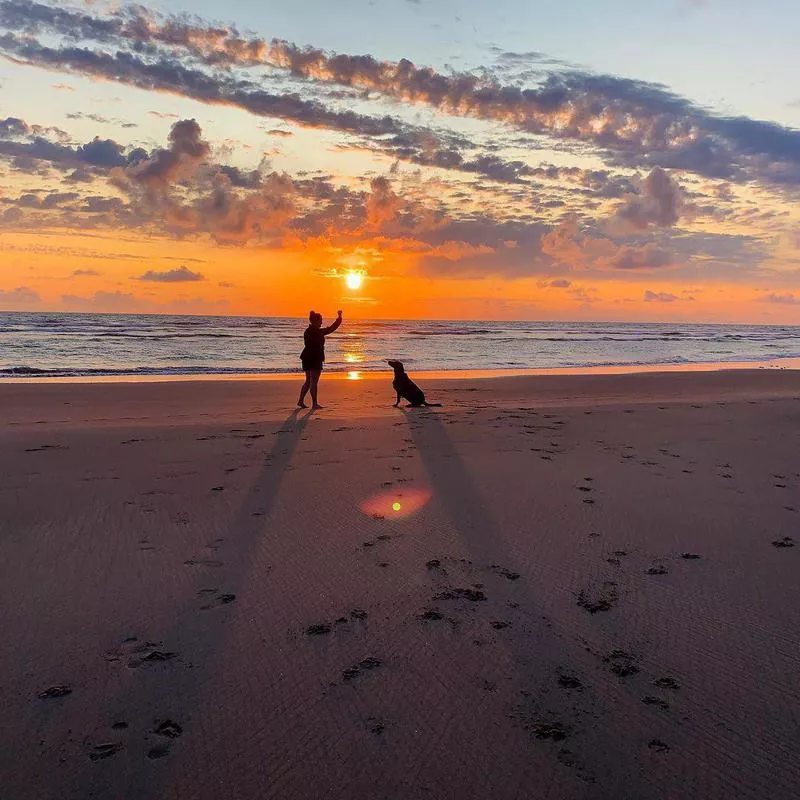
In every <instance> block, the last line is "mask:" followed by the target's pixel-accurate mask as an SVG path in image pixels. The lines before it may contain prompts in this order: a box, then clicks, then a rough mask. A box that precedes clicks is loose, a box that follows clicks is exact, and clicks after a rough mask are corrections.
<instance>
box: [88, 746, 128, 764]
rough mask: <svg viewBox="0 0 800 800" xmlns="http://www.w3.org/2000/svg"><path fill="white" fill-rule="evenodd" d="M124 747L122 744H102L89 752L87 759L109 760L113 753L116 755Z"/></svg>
mask: <svg viewBox="0 0 800 800" xmlns="http://www.w3.org/2000/svg"><path fill="white" fill-rule="evenodd" d="M124 746H125V745H123V744H122V742H103V743H102V744H96V745H95V746H94V747H93V748H92V750H91V752H90V753H89V758H90V759H91V760H92V761H100V760H101V759H103V758H110V757H111V756H113V755H114V754H115V753H118V752H119V751H120V750H122V748H123V747H124Z"/></svg>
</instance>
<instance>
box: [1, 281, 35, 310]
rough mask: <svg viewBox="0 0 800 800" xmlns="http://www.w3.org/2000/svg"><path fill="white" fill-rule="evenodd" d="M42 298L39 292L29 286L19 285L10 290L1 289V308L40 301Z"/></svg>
mask: <svg viewBox="0 0 800 800" xmlns="http://www.w3.org/2000/svg"><path fill="white" fill-rule="evenodd" d="M40 300H41V298H40V297H39V294H38V292H35V291H34V290H33V289H29V288H28V287H27V286H18V287H17V288H16V289H10V290H8V291H6V290H4V289H0V308H2V307H5V308H9V307H11V308H17V307H19V306H27V305H31V304H33V303H38V302H39V301H40Z"/></svg>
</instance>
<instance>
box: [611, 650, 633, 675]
mask: <svg viewBox="0 0 800 800" xmlns="http://www.w3.org/2000/svg"><path fill="white" fill-rule="evenodd" d="M603 663H604V664H608V665H609V669H610V670H611V671H612V672H613V673H614V674H615V675H616V676H617V677H619V678H627V677H629V676H631V675H635V674H636V673H637V672H639V667H638V666H637V664H636V656H634V655H632V654H631V653H628V652H626V651H625V650H612V651H611V652H610V653H609V654H608V655H607V656H606V657H605V658H604V659H603Z"/></svg>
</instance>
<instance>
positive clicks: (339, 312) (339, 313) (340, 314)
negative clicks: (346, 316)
mask: <svg viewBox="0 0 800 800" xmlns="http://www.w3.org/2000/svg"><path fill="white" fill-rule="evenodd" d="M336 313H337V314H338V315H339V319H341V318H342V312H341V311H337V312H336Z"/></svg>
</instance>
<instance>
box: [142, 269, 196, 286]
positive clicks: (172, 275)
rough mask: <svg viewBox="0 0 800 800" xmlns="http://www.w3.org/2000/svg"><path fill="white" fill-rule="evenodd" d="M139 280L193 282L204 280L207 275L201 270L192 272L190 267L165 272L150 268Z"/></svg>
mask: <svg viewBox="0 0 800 800" xmlns="http://www.w3.org/2000/svg"><path fill="white" fill-rule="evenodd" d="M136 280H138V281H148V282H151V283H193V282H195V281H204V280H205V277H204V276H203V274H202V273H200V272H192V270H190V269H189V268H188V267H177V268H176V269H169V270H166V271H165V272H158V271H157V270H152V269H149V270H147V272H145V273H144V274H142V275H139V277H138V278H137V279H136Z"/></svg>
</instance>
